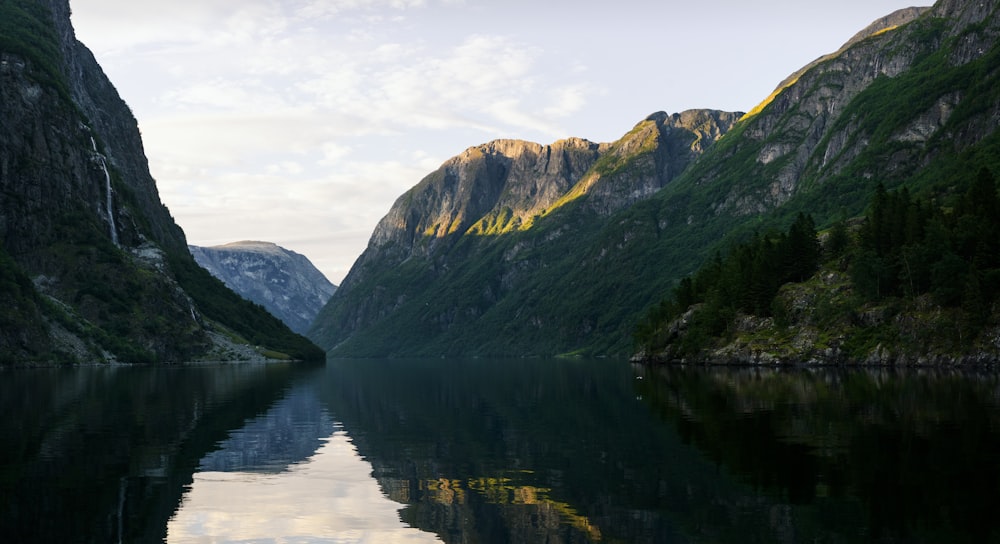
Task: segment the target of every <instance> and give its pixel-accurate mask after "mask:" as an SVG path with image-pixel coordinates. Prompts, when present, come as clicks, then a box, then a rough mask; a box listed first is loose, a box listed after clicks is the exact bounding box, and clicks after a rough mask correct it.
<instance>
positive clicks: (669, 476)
mask: <svg viewBox="0 0 1000 544" xmlns="http://www.w3.org/2000/svg"><path fill="white" fill-rule="evenodd" d="M2 375H3V378H4V379H3V380H0V409H2V410H3V412H4V414H5V418H3V419H0V436H3V438H4V448H0V492H2V496H3V499H4V501H3V504H2V505H0V540H2V541H4V542H8V541H10V542H111V543H114V542H161V541H166V542H170V543H189V542H213V543H227V542H255V543H256V542H260V543H263V542H390V543H391V542H431V541H444V542H452V543H465V542H477V543H504V542H529V543H530V542H546V543H584V542H650V543H659V542H666V543H674V542H676V543H700V542H704V543H744V542H760V543H770V542H777V543H788V544H792V543H797V542H823V543H853V542H878V543H936V542H949V543H970V544H971V543H974V542H975V543H979V542H1000V523H997V522H996V515H995V513H996V512H997V511H998V509H1000V498H998V497H997V494H996V489H997V488H998V487H1000V457H998V456H997V455H996V453H997V452H998V451H1000V410H998V405H1000V379H998V375H997V374H996V373H995V372H981V373H973V372H950V371H889V370H877V371H876V370H844V369H820V370H773V369H749V368H747V369H732V368H725V369H723V368H719V369H706V368H647V367H633V366H630V365H628V364H627V363H624V362H621V361H607V360H604V361H585V360H524V359H521V360H503V361H499V360H490V361H482V360H454V361H445V360H436V361H430V360H423V361H404V360H392V361H383V360H366V361H349V360H331V361H329V362H328V363H327V364H326V365H325V366H308V365H305V366H303V365H219V366H190V367H179V368H83V369H62V370H34V371H31V370H28V371H23V370H17V371H4V372H3V373H2Z"/></svg>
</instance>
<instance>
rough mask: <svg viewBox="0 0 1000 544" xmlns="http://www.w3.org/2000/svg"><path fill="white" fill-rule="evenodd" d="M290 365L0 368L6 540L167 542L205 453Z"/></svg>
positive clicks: (269, 399) (0, 520)
mask: <svg viewBox="0 0 1000 544" xmlns="http://www.w3.org/2000/svg"><path fill="white" fill-rule="evenodd" d="M293 372H294V369H293V368H292V367H291V366H288V365H266V366H265V365H222V366H213V367H208V366H204V367H183V368H167V367H159V368H121V367H110V368H109V367H95V368H75V369H40V370H4V371H2V372H0V378H2V379H0V413H3V414H4V417H3V418H0V436H2V440H3V442H2V444H3V447H2V448H0V496H2V498H3V501H2V504H0V538H2V540H3V541H5V542H100V543H108V542H157V541H162V539H163V538H164V536H165V532H166V523H167V519H168V518H169V517H170V516H171V514H172V513H173V511H174V510H175V509H176V508H177V505H178V503H179V501H180V496H181V494H182V492H183V489H184V486H185V485H187V484H188V483H190V481H191V480H190V478H191V474H192V473H193V472H194V468H195V467H196V466H197V464H198V460H199V459H201V458H202V457H203V456H204V455H205V452H207V451H209V450H210V449H211V448H212V447H213V445H214V444H216V443H217V442H218V441H219V440H220V439H221V438H223V437H224V436H225V433H226V431H227V430H228V429H231V428H233V427H235V426H237V425H239V424H240V423H241V422H243V421H245V420H246V418H248V417H252V416H254V415H255V414H257V413H259V412H260V411H261V410H262V409H263V408H264V407H266V406H267V405H268V404H271V403H273V402H274V401H275V400H277V399H278V398H280V397H281V394H282V391H283V389H284V387H285V385H286V384H287V380H289V379H290V377H291V375H292V373H293Z"/></svg>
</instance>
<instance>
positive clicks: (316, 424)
mask: <svg viewBox="0 0 1000 544" xmlns="http://www.w3.org/2000/svg"><path fill="white" fill-rule="evenodd" d="M333 431H334V423H333V420H332V419H331V418H330V415H329V414H328V413H327V411H326V410H325V409H324V408H323V406H322V405H321V404H320V402H319V399H317V398H316V394H315V392H314V391H313V389H312V388H311V387H308V386H306V385H304V384H301V383H300V384H299V385H298V386H297V387H296V388H294V389H293V390H292V391H291V392H289V393H288V394H287V395H286V396H285V398H283V399H282V400H281V401H279V402H278V403H277V404H275V405H274V406H273V407H271V409H270V410H268V412H267V413H266V414H264V415H262V416H260V417H257V418H254V419H252V420H250V421H248V422H247V423H246V425H244V426H243V427H242V428H240V429H238V430H235V431H233V432H231V433H229V438H227V439H226V440H224V441H223V442H221V443H220V444H219V446H218V448H219V449H217V450H216V451H213V452H211V453H209V454H208V455H206V456H205V457H204V458H203V459H202V460H201V463H199V465H198V471H199V472H270V473H274V472H281V471H283V470H287V469H288V468H289V467H291V466H292V465H295V464H298V463H301V462H303V461H305V460H306V459H308V458H309V457H311V456H312V455H313V454H314V453H315V452H316V450H317V449H319V447H320V446H321V445H322V443H323V442H324V441H325V439H326V438H328V437H329V436H330V435H332V434H333Z"/></svg>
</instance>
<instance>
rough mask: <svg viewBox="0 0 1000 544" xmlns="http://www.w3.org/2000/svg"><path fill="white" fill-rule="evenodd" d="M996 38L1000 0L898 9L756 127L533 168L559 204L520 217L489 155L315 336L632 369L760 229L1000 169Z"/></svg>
mask: <svg viewBox="0 0 1000 544" xmlns="http://www.w3.org/2000/svg"><path fill="white" fill-rule="evenodd" d="M998 35H1000V17H998V15H997V3H996V2H979V1H971V0H941V1H939V2H938V3H937V4H935V5H934V6H933V7H932V8H914V9H907V10H902V11H899V12H896V13H894V14H891V15H889V16H888V17H886V18H884V19H882V20H880V21H877V22H876V23H875V24H873V25H872V26H870V27H868V28H867V29H865V30H864V31H863V32H861V33H859V34H858V35H856V36H854V37H853V38H851V40H850V41H849V42H848V43H847V44H846V45H845V46H844V47H843V48H841V49H840V50H839V51H838V52H836V53H833V54H831V55H827V56H825V57H822V58H820V59H818V60H817V61H816V62H814V63H811V64H810V65H809V66H807V67H805V68H803V69H801V70H799V71H796V72H795V73H793V75H792V76H791V77H790V78H788V79H787V80H786V81H784V82H782V83H781V85H779V87H778V88H777V89H776V91H775V93H774V94H773V95H772V96H770V97H768V98H767V99H766V100H765V101H764V102H763V103H762V104H761V105H760V106H759V107H757V108H754V110H752V111H751V112H750V113H748V114H746V115H742V116H737V115H736V114H722V113H719V112H712V113H711V114H709V112H707V111H704V112H687V113H686V114H682V115H679V116H676V115H675V116H666V115H664V114H657V115H654V116H651V117H650V118H649V119H647V120H645V121H643V122H641V123H639V125H637V126H636V128H635V129H634V130H633V131H632V132H630V133H629V134H627V135H626V136H624V137H623V138H622V139H621V140H619V141H618V142H615V143H613V144H610V145H594V146H592V147H588V149H589V150H592V151H591V153H594V154H593V155H587V157H591V158H590V161H592V162H590V163H589V164H586V163H584V162H579V163H574V164H576V165H578V167H579V168H585V169H586V171H585V172H584V173H583V174H582V175H580V176H579V177H578V178H574V177H570V178H569V179H568V181H565V182H563V183H564V184H563V185H560V186H555V187H553V186H552V185H551V183H552V182H549V181H544V180H543V179H542V178H531V177H530V176H531V173H532V172H533V171H532V170H524V169H522V170H518V171H519V172H525V173H526V174H527V175H528V176H529V179H517V184H516V186H517V187H519V188H520V187H535V188H537V189H538V191H537V194H539V195H542V197H540V198H539V200H540V203H539V204H538V205H537V206H531V207H528V206H521V207H520V208H518V207H514V206H509V207H510V213H509V214H508V213H506V211H505V208H504V207H502V206H501V207H496V205H494V206H493V207H488V208H486V211H485V212H484V211H482V210H483V209H484V207H483V206H482V203H483V202H480V201H478V200H477V199H479V198H481V195H482V194H483V193H482V192H479V191H476V192H472V189H473V188H474V187H492V188H494V190H495V188H496V187H497V186H499V187H501V188H500V191H501V192H500V194H501V195H503V194H507V193H505V192H504V191H506V187H505V186H504V185H503V183H500V184H499V185H494V184H490V183H487V182H486V180H487V179H488V178H489V176H490V175H495V176H497V177H496V178H495V180H496V181H497V182H498V183H499V182H506V180H507V179H508V177H510V176H507V172H513V171H515V170H514V169H513V168H511V169H507V168H502V167H500V166H502V165H499V166H497V165H495V163H496V162H497V161H496V160H494V157H496V158H500V157H498V156H495V155H491V152H490V150H491V149H492V147H491V146H490V145H487V146H481V147H478V148H473V149H472V150H470V151H467V152H466V153H465V154H463V155H461V156H459V157H456V158H455V159H452V160H451V161H449V162H448V163H446V164H445V166H444V167H442V169H441V170H439V171H437V172H435V173H433V174H431V175H430V176H428V177H427V178H425V180H424V181H422V182H421V183H420V184H418V185H417V186H416V187H415V188H414V189H412V190H411V191H409V192H408V193H406V194H405V195H404V196H403V197H402V198H400V199H399V200H398V201H397V202H396V203H395V204H394V206H393V208H392V210H391V211H390V212H389V214H388V215H387V216H386V219H385V220H383V222H382V223H381V224H380V225H379V227H378V228H377V229H376V231H375V233H374V234H373V236H372V239H371V242H370V244H369V247H368V249H367V250H366V251H365V253H364V254H363V255H362V256H361V258H359V260H358V261H357V263H355V266H354V267H353V269H352V270H351V272H350V274H349V275H348V277H347V279H345V281H344V283H343V285H342V286H341V288H340V290H338V292H337V293H336V294H335V295H334V297H333V298H332V299H331V300H330V302H329V303H328V304H327V306H326V307H325V308H324V309H323V311H322V312H321V313H320V316H319V317H318V318H317V320H316V322H315V323H314V325H313V328H312V329H311V330H310V333H309V336H310V338H312V339H313V340H314V341H316V342H317V343H318V344H319V345H321V346H322V347H324V348H327V349H332V350H333V351H332V353H334V354H336V355H359V356H382V355H402V354H408V355H456V354H463V355H484V356H488V355H500V354H513V355H522V356H529V355H552V354H565V353H586V354H592V355H601V354H608V355H612V354H618V355H624V354H628V353H629V352H630V351H631V350H632V348H633V344H632V331H633V330H634V328H635V325H636V323H637V322H638V320H639V316H641V315H643V314H644V312H645V311H646V309H647V308H648V307H649V306H651V305H652V304H656V303H658V301H659V300H660V299H661V298H663V297H665V296H666V295H667V294H668V293H669V292H670V291H671V290H672V289H673V286H674V285H675V283H676V282H677V280H678V279H679V278H681V277H682V276H684V275H686V274H689V273H691V272H692V271H693V270H695V269H696V268H697V267H698V266H699V265H700V264H701V263H702V262H704V261H705V259H706V258H707V257H709V256H711V255H712V254H713V253H715V252H717V251H724V250H725V249H726V248H727V247H729V246H730V245H731V244H733V243H734V242H736V241H739V240H744V239H746V238H747V237H749V236H750V235H751V234H752V233H753V232H755V231H763V230H767V229H780V230H784V229H785V227H787V226H788V225H789V224H791V223H792V221H793V220H794V219H795V217H796V216H797V215H798V214H799V213H800V212H805V213H808V214H810V215H811V216H812V217H813V219H814V220H815V222H816V224H817V225H818V226H819V227H820V228H823V227H825V226H828V225H830V224H832V223H833V222H834V221H835V220H837V219H843V218H850V217H855V216H859V215H860V214H861V213H862V212H863V210H864V209H865V207H866V206H867V203H868V199H869V197H870V196H871V194H873V192H874V191H875V188H876V187H877V186H879V185H880V184H881V185H882V186H884V187H886V188H889V189H894V188H898V187H908V188H909V189H910V190H912V191H915V192H925V193H928V194H948V193H960V192H962V191H963V190H964V187H966V186H967V185H968V184H969V183H971V181H972V179H973V178H974V177H975V175H976V172H977V171H978V170H979V169H980V168H982V167H986V168H989V169H991V170H994V171H998V167H1000V134H998V133H997V131H996V128H997V126H998V123H997V121H996V119H997V118H1000V81H997V78H998V76H1000V70H998V67H1000V50H998V48H997V46H996V42H997V36H998ZM685 116H686V117H687V118H688V119H689V120H690V119H692V118H693V117H696V116H701V117H702V118H704V119H705V120H706V123H701V122H692V123H688V124H685V123H683V122H681V121H682V120H683V118H685ZM708 118H711V119H714V120H715V125H714V126H712V124H710V123H707V121H708ZM668 120H669V121H668ZM523 147H524V148H525V149H528V148H531V149H537V147H533V146H529V145H527V144H525V145H524V146H523ZM553 147H554V146H553ZM543 149H544V148H543ZM480 157H481V158H480ZM581 158H583V157H581ZM673 159H678V160H676V161H675V160H673ZM508 160H510V159H508ZM463 165H464V170H463ZM491 165H494V166H492V168H493V169H492V170H491V169H490V166H491ZM462 171H466V172H468V173H471V172H475V176H472V177H471V178H470V176H469V175H466V176H465V177H464V178H463V177H462V176H458V175H457V174H458V173H460V172H462ZM477 176H478V177H477ZM471 179H476V180H479V181H478V184H477V183H470V182H469V180H471ZM490 179H494V178H490ZM463 180H465V183H464V184H463V183H462V181H463ZM536 180H537V181H536ZM543 182H544V184H543ZM563 187H569V188H568V189H567V190H565V192H562V194H561V196H559V197H557V198H548V199H545V198H544V196H545V195H550V194H552V193H556V194H558V193H560V191H562V190H563ZM545 188H549V191H543V190H542V189H545ZM459 189H461V190H459ZM493 194H496V193H489V195H490V198H486V200H485V203H487V204H488V203H489V202H491V199H492V198H493V197H492V195H493ZM525 194H529V195H530V191H528V192H527V193H525ZM471 195H474V197H473V196H471ZM497 202H499V201H497ZM472 204H475V205H472ZM461 212H464V213H461ZM476 214H481V215H476ZM484 220H485V221H484ZM446 221H448V222H446ZM496 224H500V225H502V227H501V228H497V227H495V225H496Z"/></svg>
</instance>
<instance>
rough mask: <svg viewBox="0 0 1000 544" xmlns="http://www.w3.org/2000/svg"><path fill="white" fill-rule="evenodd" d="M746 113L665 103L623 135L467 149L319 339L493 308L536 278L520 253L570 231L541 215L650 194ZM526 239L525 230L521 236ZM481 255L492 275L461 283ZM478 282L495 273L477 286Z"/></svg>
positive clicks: (446, 323)
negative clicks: (549, 228)
mask: <svg viewBox="0 0 1000 544" xmlns="http://www.w3.org/2000/svg"><path fill="white" fill-rule="evenodd" d="M739 116H740V114H736V113H727V112H719V111H708V110H697V111H688V112H683V113H680V114H673V115H667V114H665V113H657V114H654V115H651V116H650V117H649V118H647V119H646V120H644V121H642V122H641V123H639V124H638V125H636V127H635V128H634V129H633V130H632V131H631V132H629V134H627V135H625V136H624V137H623V138H621V139H620V140H618V141H617V142H614V143H611V144H595V143H592V142H589V141H586V140H582V139H577V138H574V139H568V140H562V141H559V142H556V143H554V144H551V145H545V146H543V145H539V144H533V143H528V142H521V141H512V140H499V141H495V142H490V143H487V144H484V145H480V146H477V147H473V148H469V149H467V150H466V151H465V152H463V153H462V154H461V155H458V156H457V157H454V158H452V159H450V160H448V161H447V162H445V163H444V164H443V165H442V166H441V168H440V169H438V170H437V171H435V172H433V173H431V174H430V175H428V176H427V177H426V178H424V180H423V181H421V182H420V183H419V184H417V185H416V186H415V187H414V188H413V189H411V190H410V191H408V192H407V193H406V194H404V195H403V196H401V197H400V198H399V199H398V200H397V201H396V203H395V204H394V205H393V206H392V209H391V210H390V211H389V213H388V215H386V217H385V218H384V219H383V220H382V221H381V222H380V223H379V225H378V226H377V227H376V229H375V232H374V233H373V234H372V238H371V241H370V242H369V246H368V248H367V249H366V250H365V252H364V253H363V254H362V255H361V257H360V258H359V259H358V261H357V262H356V263H355V265H354V267H353V268H352V269H351V272H350V273H349V274H348V276H347V278H346V279H345V280H344V283H343V284H342V285H341V287H340V289H339V290H338V293H337V294H335V295H334V297H333V299H332V302H331V304H330V305H329V306H328V307H327V308H325V309H324V311H323V312H321V314H320V316H319V317H318V318H317V320H316V322H315V323H314V325H313V328H312V330H311V332H310V335H311V338H313V339H314V340H315V341H317V342H319V343H320V344H321V345H324V346H325V347H332V346H334V345H336V344H338V343H339V342H340V341H342V340H344V339H346V338H348V337H350V336H351V335H353V334H354V333H355V332H356V331H359V330H365V329H367V328H369V327H372V326H375V327H383V326H385V327H391V326H392V325H390V323H395V319H398V318H400V317H401V316H403V315H410V316H411V317H412V316H413V315H414V314H411V313H410V312H417V313H420V314H423V313H424V311H430V312H434V313H435V315H434V316H433V317H432V318H431V319H432V320H433V321H435V322H436V323H437V324H438V325H439V326H441V327H443V328H444V329H446V330H447V329H453V325H455V324H457V323H458V322H461V321H462V318H461V316H462V315H463V314H464V315H467V316H470V317H475V316H479V315H482V314H483V313H485V312H490V311H492V310H493V309H494V308H496V307H497V306H500V305H501V303H502V302H504V299H505V298H506V295H507V294H509V293H516V291H517V290H518V289H519V288H520V287H521V286H520V283H521V281H522V278H524V279H528V278H529V275H528V274H525V273H526V272H527V270H528V269H532V268H535V267H536V266H538V265H537V264H536V263H529V262H527V261H525V259H524V257H523V255H521V256H519V254H520V253H522V251H523V250H525V249H528V248H530V249H531V250H532V252H534V251H538V250H539V249H540V247H541V246H540V245H539V244H541V245H545V244H547V243H550V242H554V241H555V240H557V239H558V238H560V237H562V235H563V234H565V233H566V231H564V230H563V229H562V228H558V229H556V231H555V232H549V233H547V234H545V235H544V236H542V238H541V239H539V238H538V237H537V236H536V235H538V234H539V233H541V232H543V230H540V229H539V228H537V226H538V225H540V224H543V223H545V224H554V222H553V219H552V217H553V216H556V215H558V216H561V217H564V216H566V213H565V212H566V210H570V209H572V210H577V211H578V212H579V213H582V214H585V215H588V216H589V215H595V216H597V217H599V218H600V219H599V220H600V221H604V220H605V218H607V217H608V216H611V215H612V214H614V213H616V212H617V211H620V210H622V209H626V208H628V207H630V206H632V205H633V204H635V203H636V202H639V201H642V200H645V199H648V198H649V197H650V196H652V195H653V194H655V193H656V192H657V191H658V190H660V189H661V188H663V187H664V186H666V185H668V184H669V183H670V182H671V181H673V180H674V179H675V178H676V177H677V176H678V175H679V174H680V173H681V172H683V171H684V170H685V169H686V168H687V167H688V165H689V164H690V163H691V162H693V161H694V160H695V159H696V158H697V157H698V156H700V155H701V154H702V153H704V151H705V150H706V149H709V148H710V147H711V146H712V144H713V143H714V142H715V141H716V140H717V139H718V138H719V137H720V136H721V135H722V134H725V133H726V132H727V131H728V130H729V129H730V128H731V127H732V126H733V125H734V124H735V123H736V121H737V120H738V119H739ZM515 239H517V240H522V239H524V240H522V241H521V242H518V244H516V245H513V246H512V245H511V241H512V240H515ZM566 255H569V254H566ZM477 265H481V266H482V267H483V270H482V275H481V276H480V275H477V276H476V278H466V279H465V280H462V281H461V283H462V284H463V285H462V286H461V287H459V285H458V284H456V283H455V278H453V277H452V275H453V274H463V270H465V269H467V268H468V267H470V266H471V267H473V268H475V267H476V266H477ZM477 278H478V279H477ZM476 281H482V282H483V283H482V285H478V286H477V285H473V284H472V283H473V282H476ZM428 285H433V286H434V287H435V289H441V290H442V291H451V293H449V294H446V293H443V292H442V293H441V296H440V297H437V296H435V297H432V298H431V299H429V300H425V299H424V297H423V296H421V295H425V294H426V293H427V292H428V291H426V288H427V286H428ZM452 288H455V289H452ZM467 290H472V291H474V292H475V293H474V294H473V293H469V292H467ZM460 292H461V293H466V295H465V296H463V295H459V293H460ZM338 297H343V298H338ZM417 299H419V300H420V301H419V302H418V301H417ZM400 309H402V310H403V311H402V313H399V312H398V310H400ZM387 318H388V320H387ZM407 319H409V318H407ZM418 319H421V318H418ZM386 330H388V329H386ZM449 334H457V330H453V331H451V332H450V333H449ZM435 335H436V334H435Z"/></svg>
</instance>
